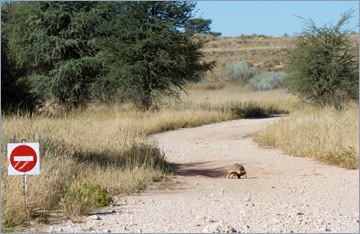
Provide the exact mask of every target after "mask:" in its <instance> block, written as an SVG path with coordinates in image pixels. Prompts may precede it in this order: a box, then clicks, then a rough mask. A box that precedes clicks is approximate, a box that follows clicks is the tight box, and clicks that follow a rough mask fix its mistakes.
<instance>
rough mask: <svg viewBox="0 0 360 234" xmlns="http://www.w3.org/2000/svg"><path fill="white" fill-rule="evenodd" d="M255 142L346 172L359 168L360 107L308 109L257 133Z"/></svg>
mask: <svg viewBox="0 0 360 234" xmlns="http://www.w3.org/2000/svg"><path fill="white" fill-rule="evenodd" d="M254 140H255V141H257V142H259V143H260V144H264V145H270V146H274V147H276V148H280V149H282V150H283V151H284V152H286V153H289V154H292V155H294V156H299V157H312V158H314V159H317V160H320V161H323V162H326V163H329V164H334V165H338V166H340V167H344V168H348V169H356V168H358V167H359V108H358V106H357V105H356V104H353V105H351V106H350V107H348V108H347V109H345V110H344V111H337V110H334V109H333V108H331V107H323V108H316V107H312V106H308V107H306V108H304V109H302V110H299V111H296V112H295V113H293V114H292V115H290V117H288V118H284V119H281V120H279V121H278V122H276V123H274V124H272V125H270V126H268V127H267V128H266V129H265V130H262V131H260V132H257V133H256V134H255V136H254Z"/></svg>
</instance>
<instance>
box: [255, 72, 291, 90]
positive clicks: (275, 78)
mask: <svg viewBox="0 0 360 234" xmlns="http://www.w3.org/2000/svg"><path fill="white" fill-rule="evenodd" d="M284 77H285V74H284V72H274V71H271V72H268V71H263V72H261V73H260V74H259V75H257V76H255V77H254V78H252V79H251V80H250V81H249V84H248V87H249V88H250V89H252V90H268V89H277V88H280V87H281V84H282V80H283V78H284Z"/></svg>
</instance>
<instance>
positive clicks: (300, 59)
mask: <svg viewBox="0 0 360 234" xmlns="http://www.w3.org/2000/svg"><path fill="white" fill-rule="evenodd" d="M352 13H353V11H348V12H345V13H344V14H342V17H341V19H340V20H339V22H338V23H337V24H336V25H332V24H326V25H324V26H323V27H316V26H315V23H314V22H313V21H312V20H311V19H309V20H305V25H306V27H305V29H304V31H303V32H302V33H301V34H300V35H299V37H298V38H297V42H296V46H295V48H294V49H292V50H291V51H290V53H289V58H288V61H287V64H286V71H287V74H288V75H287V76H286V78H285V82H286V85H287V87H288V89H289V90H290V91H291V92H292V93H294V94H296V95H298V96H299V97H300V98H302V99H304V100H307V101H310V102H313V103H315V104H320V105H332V106H335V107H336V108H341V107H342V104H343V103H344V102H346V101H347V100H349V99H354V100H356V99H358V98H359V93H358V92H359V60H358V58H359V53H358V49H356V48H354V47H353V46H352V44H351V41H350V40H349V32H350V30H348V29H342V27H343V26H344V25H345V24H346V23H347V22H348V20H349V18H350V17H351V14H352ZM355 52H356V53H355Z"/></svg>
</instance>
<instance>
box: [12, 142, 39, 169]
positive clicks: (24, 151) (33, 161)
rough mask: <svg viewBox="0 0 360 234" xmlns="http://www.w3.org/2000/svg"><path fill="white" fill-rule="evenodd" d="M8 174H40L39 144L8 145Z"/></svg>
mask: <svg viewBox="0 0 360 234" xmlns="http://www.w3.org/2000/svg"><path fill="white" fill-rule="evenodd" d="M8 160H9V167H8V174H9V175H24V174H26V175H29V174H30V175H31V174H33V175H34V174H36V175H38V174H40V155H39V143H16V144H8Z"/></svg>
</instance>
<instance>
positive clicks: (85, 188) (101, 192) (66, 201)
mask: <svg viewBox="0 0 360 234" xmlns="http://www.w3.org/2000/svg"><path fill="white" fill-rule="evenodd" d="M112 202H113V200H112V198H111V197H110V196H109V194H108V192H107V191H106V190H105V189H103V188H101V187H100V186H99V185H97V186H94V185H92V184H88V183H84V182H82V181H74V182H69V183H68V186H67V191H66V193H65V195H64V197H63V198H62V199H61V205H62V208H63V211H64V213H65V215H66V216H68V217H71V216H77V215H83V214H89V213H90V212H91V211H92V210H93V209H95V208H99V207H104V206H109V205H110V204H111V203H112Z"/></svg>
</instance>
